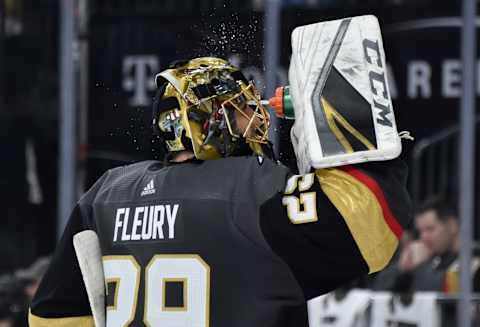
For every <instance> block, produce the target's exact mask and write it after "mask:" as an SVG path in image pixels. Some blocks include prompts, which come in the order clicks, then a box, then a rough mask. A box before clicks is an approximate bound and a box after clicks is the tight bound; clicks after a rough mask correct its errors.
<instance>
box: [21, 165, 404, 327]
mask: <svg viewBox="0 0 480 327" xmlns="http://www.w3.org/2000/svg"><path fill="white" fill-rule="evenodd" d="M405 181H406V167H405V165H404V164H403V163H402V162H400V161H399V160H393V161H388V162H375V163H373V162H372V163H364V164H360V165H355V166H345V167H339V168H332V169H321V170H317V171H316V172H313V173H310V174H306V175H303V176H299V175H292V174H291V173H290V172H289V171H288V169H287V168H285V167H284V166H282V165H279V164H276V163H274V162H272V161H271V160H268V159H263V158H257V157H253V156H249V157H231V158H225V159H219V160H212V161H205V162H198V161H194V162H186V163H180V164H175V165H171V166H167V167H162V166H161V164H160V163H159V162H155V161H147V162H141V163H138V164H134V165H130V166H125V167H120V168H116V169H113V170H110V171H108V172H107V173H105V174H104V176H103V177H102V178H101V179H100V180H98V181H97V183H96V184H95V185H94V186H93V187H92V188H91V189H90V191H88V192H87V193H86V194H85V195H84V196H83V197H82V199H81V200H80V201H79V202H78V204H77V206H76V207H75V209H74V211H73V213H72V216H71V218H70V221H69V224H68V226H67V227H66V230H65V232H64V235H63V238H62V240H61V242H60V244H59V246H58V248H57V250H56V253H55V255H54V258H53V261H52V264H51V266H50V269H49V270H48V272H47V273H46V275H45V277H44V279H43V281H42V283H41V285H40V288H39V290H38V292H37V294H36V296H35V298H34V300H33V302H32V306H31V312H30V325H31V326H93V325H94V323H93V319H92V313H91V309H90V305H89V299H88V296H87V293H86V290H85V286H84V282H83V279H82V274H81V271H80V268H79V264H78V262H77V257H76V254H75V250H74V247H73V244H72V239H73V237H74V235H76V234H77V233H79V232H81V231H84V230H93V231H94V232H96V233H97V235H98V237H99V239H100V248H101V253H102V259H103V270H104V276H103V278H104V281H105V289H106V303H105V310H106V321H107V326H151V327H155V326H202V327H203V326H210V327H217V326H229V327H245V326H249V327H254V326H262V327H268V326H272V327H273V326H275V327H287V326H308V317H307V306H306V301H307V300H308V299H310V298H313V297H316V296H319V295H321V294H323V293H325V292H328V291H331V290H333V289H335V288H336V287H338V286H340V285H342V284H343V283H346V282H348V281H350V280H352V279H354V278H357V277H359V276H362V275H364V274H367V273H369V272H376V271H378V270H381V269H382V268H383V267H384V266H385V265H386V264H387V263H388V262H389V260H390V258H391V256H392V254H393V252H394V251H395V249H396V247H397V244H398V239H399V238H400V236H401V234H402V230H403V228H404V227H405V226H406V224H407V223H408V221H409V219H410V217H411V204H410V200H409V197H408V194H407V192H406V190H405Z"/></svg>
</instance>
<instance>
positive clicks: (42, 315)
mask: <svg viewBox="0 0 480 327" xmlns="http://www.w3.org/2000/svg"><path fill="white" fill-rule="evenodd" d="M83 230H85V226H84V220H83V219H82V213H81V209H80V206H79V205H77V206H76V207H75V209H74V210H73V212H72V215H71V217H70V220H69V223H68V225H67V227H66V228H65V232H64V234H63V236H62V239H61V240H60V243H59V244H58V246H57V248H56V250H55V254H54V255H53V258H52V262H51V264H50V267H49V269H48V270H47V272H46V274H45V276H44V277H43V279H42V281H41V283H40V286H39V288H38V290H37V292H36V294H35V296H34V298H33V300H32V303H31V307H30V313H29V325H30V326H31V327H43V326H45V327H47V326H59V327H70V326H71V327H74V326H75V327H78V326H79V327H90V326H92V327H93V326H94V322H93V317H92V313H91V310H90V304H89V301H88V296H87V292H86V289H85V285H84V282H83V278H82V274H81V271H80V267H79V264H78V260H77V256H76V254H75V250H74V246H73V236H74V235H76V234H77V233H79V232H81V231H83Z"/></svg>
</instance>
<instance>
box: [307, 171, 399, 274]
mask: <svg viewBox="0 0 480 327" xmlns="http://www.w3.org/2000/svg"><path fill="white" fill-rule="evenodd" d="M316 175H317V178H318V181H319V183H320V187H321V188H322V190H323V192H324V193H325V194H326V196H327V197H328V199H329V200H330V201H331V202H332V203H333V205H334V206H335V207H336V208H337V210H338V211H339V212H340V214H341V215H342V217H343V219H344V220H345V223H346V224H347V226H348V229H349V230H350V232H351V233H352V236H353V239H354V240H355V242H356V243H357V246H358V248H359V250H360V253H361V254H362V256H363V258H364V259H365V261H366V262H367V265H368V267H369V272H370V273H373V272H376V271H379V270H381V269H383V268H384V267H385V266H386V265H387V264H388V262H389V261H390V259H391V257H392V256H393V253H394V252H395V249H396V248H397V245H398V239H397V237H396V236H395V234H394V233H393V232H392V230H391V229H390V228H389V226H388V224H387V223H386V221H385V219H384V217H383V211H382V208H381V206H380V204H379V202H378V200H377V198H376V197H375V194H374V193H373V192H372V191H371V190H370V189H369V188H368V187H367V186H365V185H364V184H362V183H361V182H360V181H358V180H357V179H355V178H354V177H352V176H350V175H349V174H347V173H345V172H343V171H341V170H339V169H320V170H317V171H316Z"/></svg>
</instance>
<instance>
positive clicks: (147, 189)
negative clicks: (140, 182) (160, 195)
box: [140, 179, 155, 196]
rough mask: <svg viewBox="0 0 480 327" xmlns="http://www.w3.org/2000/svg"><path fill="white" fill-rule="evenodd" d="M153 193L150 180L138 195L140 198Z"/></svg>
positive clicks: (152, 185)
mask: <svg viewBox="0 0 480 327" xmlns="http://www.w3.org/2000/svg"><path fill="white" fill-rule="evenodd" d="M154 193H155V185H154V184H153V179H152V180H151V181H150V182H148V184H147V186H145V188H144V189H143V191H142V193H140V196H144V195H148V194H154Z"/></svg>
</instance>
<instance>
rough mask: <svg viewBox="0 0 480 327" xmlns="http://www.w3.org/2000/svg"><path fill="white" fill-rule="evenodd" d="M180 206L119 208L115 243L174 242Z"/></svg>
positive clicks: (114, 235)
mask: <svg viewBox="0 0 480 327" xmlns="http://www.w3.org/2000/svg"><path fill="white" fill-rule="evenodd" d="M179 208H180V205H179V204H161V205H150V206H139V207H125V208H117V209H116V212H115V225H114V228H113V242H114V243H115V242H117V243H118V242H131V241H151V240H174V239H175V236H176V235H175V223H176V222H177V217H178V212H179Z"/></svg>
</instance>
